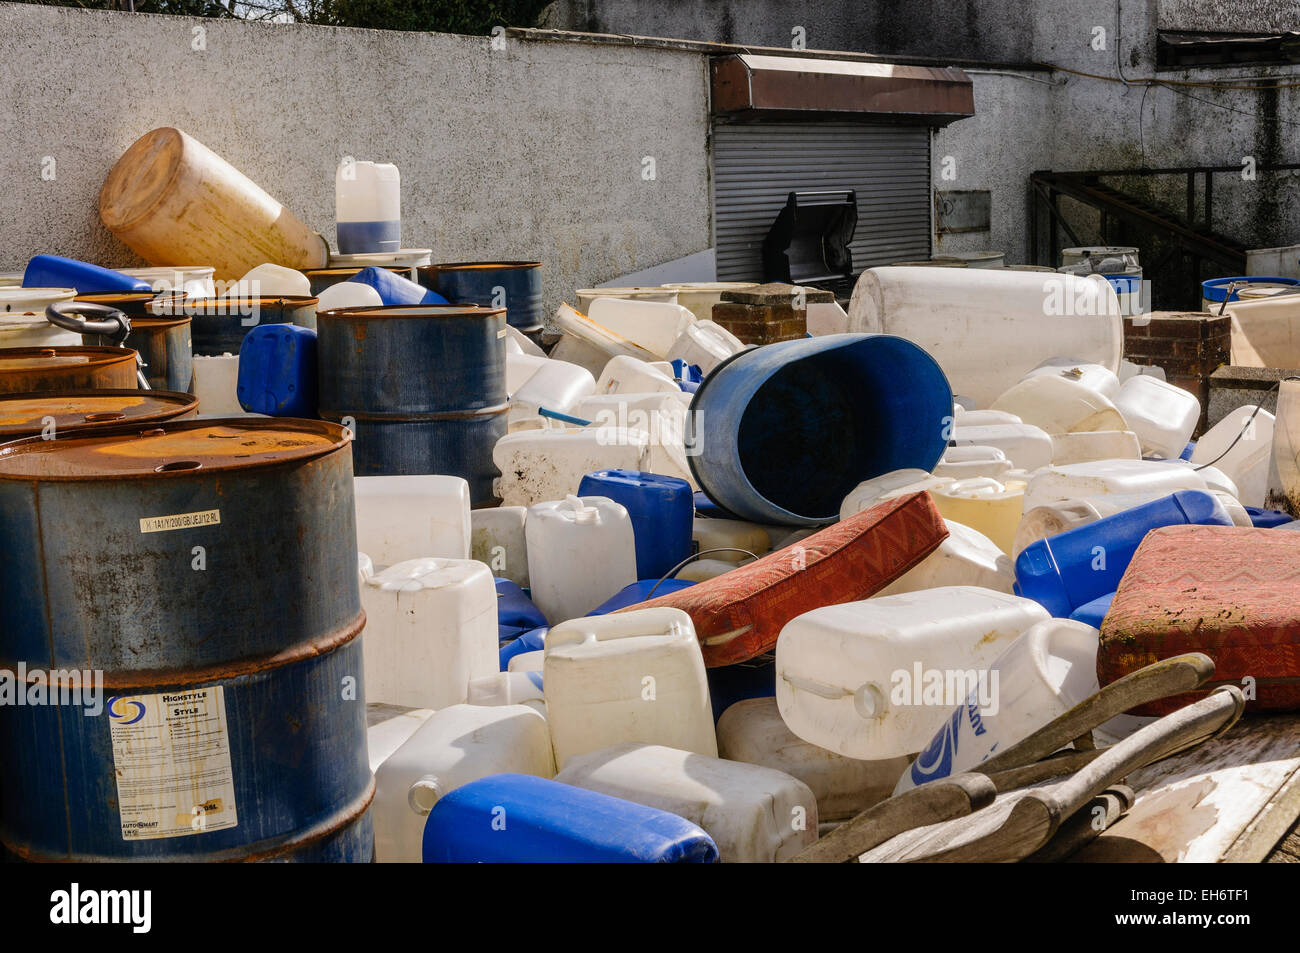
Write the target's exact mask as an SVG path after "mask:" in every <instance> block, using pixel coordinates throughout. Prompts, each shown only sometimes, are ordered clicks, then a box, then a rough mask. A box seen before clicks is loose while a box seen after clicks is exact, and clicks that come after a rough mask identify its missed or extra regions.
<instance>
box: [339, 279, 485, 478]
mask: <svg viewBox="0 0 1300 953" xmlns="http://www.w3.org/2000/svg"><path fill="white" fill-rule="evenodd" d="M317 323H318V328H317V347H316V358H317V377H318V381H319V393H320V401H319V408H320V416H321V417H322V418H323V419H325V420H332V421H335V422H336V423H342V424H345V425H346V426H348V427H349V428H351V430H352V432H353V434H354V441H353V446H352V458H353V461H354V466H355V469H356V472H357V475H358V476H384V475H388V474H427V473H441V474H447V475H450V476H458V477H463V478H464V479H465V480H466V481H467V482H468V483H469V492H470V500H471V502H473V503H485V502H488V501H489V500H491V499H492V481H493V479H494V478H495V477H497V476H498V475H500V471H499V470H498V469H497V468H496V464H494V463H493V462H492V448H493V447H494V446H495V445H496V442H497V441H498V440H499V439H500V438H501V437H503V436H505V432H506V413H507V411H508V410H509V404H508V402H507V399H506V346H505V310H504V309H503V308H479V307H475V306H473V305H409V306H402V305H399V306H396V307H376V308H341V309H339V310H337V311H324V312H321V314H320V315H319V316H318V322H317Z"/></svg>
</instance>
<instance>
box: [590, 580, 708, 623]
mask: <svg viewBox="0 0 1300 953" xmlns="http://www.w3.org/2000/svg"><path fill="white" fill-rule="evenodd" d="M693 585H695V583H693V582H691V581H690V580H689V579H663V578H659V579H642V580H641V581H640V582H634V583H632V585H630V586H624V587H623V588H622V589H620V590H619V591H618V592H616V593H615V594H614V595H612V596H610V597H609V598H608V599H606V600H605V601H604V602H602V603H601V604H600V605H598V606H596V608H594V609H592V610H591V611H590V612H588V613H587V615H608V614H609V613H611V612H617V611H618V610H619V609H626V608H627V607H628V606H634V605H637V604H638V603H642V602H645V601H646V600H647V599H649V598H651V596H650V593H651V592H652V591H653V592H654V597H653V598H655V599H658V598H659V597H660V596H666V595H668V593H670V592H678V591H680V590H682V589H685V588H687V587H688V586H693Z"/></svg>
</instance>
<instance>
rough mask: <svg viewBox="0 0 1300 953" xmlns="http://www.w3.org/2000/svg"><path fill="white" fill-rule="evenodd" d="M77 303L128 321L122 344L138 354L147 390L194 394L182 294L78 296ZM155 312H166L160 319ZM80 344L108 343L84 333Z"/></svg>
mask: <svg viewBox="0 0 1300 953" xmlns="http://www.w3.org/2000/svg"><path fill="white" fill-rule="evenodd" d="M77 300H78V301H86V302H89V303H91V304H102V305H107V306H108V307H110V308H116V309H117V310H118V311H121V312H122V313H123V314H125V315H126V316H127V318H129V319H130V321H131V333H130V334H129V335H127V338H126V341H125V344H126V346H127V347H130V348H133V349H135V350H136V351H138V352H139V353H140V359H141V360H142V361H144V368H143V370H144V374H145V377H146V379H148V381H149V386H150V387H152V388H153V389H154V390H171V391H180V392H182V393H187V394H188V393H192V392H193V391H194V352H193V347H192V344H191V340H190V334H191V332H190V317H189V315H187V314H185V309H184V306H185V295H184V294H163V295H155V294H153V293H152V292H148V293H135V294H102V295H78V296H77ZM158 311H163V312H169V313H168V314H165V315H161V316H160V315H159V314H158V313H157V312H158ZM81 341H82V343H83V344H108V343H110V342H109V341H107V340H106V339H104V338H102V337H100V336H99V335H95V334H83V335H82V336H81Z"/></svg>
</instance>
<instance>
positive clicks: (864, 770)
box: [718, 697, 911, 824]
mask: <svg viewBox="0 0 1300 953" xmlns="http://www.w3.org/2000/svg"><path fill="white" fill-rule="evenodd" d="M718 757H720V758H725V759H726V760H727V761H743V762H745V763H746V764H757V765H761V766H762V767H765V768H771V769H772V770H774V771H780V772H782V773H784V774H788V775H790V777H792V778H798V779H799V780H800V781H802V782H803V783H804V784H806V785H808V789H809V790H810V791H812V793H813V796H814V797H815V798H816V799H817V817H818V819H819V820H820V821H821V822H822V823H823V824H824V823H826V822H827V821H845V820H848V819H849V818H851V817H854V816H855V815H857V814H859V813H860V812H862V811H865V810H866V809H867V808H869V807H871V806H872V805H874V804H877V803H879V802H880V801H883V800H884V799H885V798H887V797H889V795H890V794H891V793H892V792H893V790H894V785H895V784H896V783H897V781H898V779H899V778H900V777H901V776H902V773H903V771H904V770H906V768H907V766H908V764H909V762H910V761H911V759H910V758H908V757H905V756H904V757H899V758H886V759H884V760H883V761H862V760H860V759H858V758H846V757H844V755H842V754H836V753H835V752H834V751H827V750H826V749H825V748H821V747H818V746H817V745H814V744H809V743H808V742H807V741H804V740H803V739H802V738H800V737H798V736H797V735H796V734H795V733H794V732H792V731H791V730H790V729H789V728H788V727H787V726H786V723H785V722H784V721H782V720H781V713H780V712H779V711H777V708H776V699H775V698H772V697H768V698H747V699H745V700H744V701H738V702H736V703H735V704H734V705H731V706H730V707H729V708H728V709H727V710H726V711H724V712H723V713H722V717H721V718H719V719H718Z"/></svg>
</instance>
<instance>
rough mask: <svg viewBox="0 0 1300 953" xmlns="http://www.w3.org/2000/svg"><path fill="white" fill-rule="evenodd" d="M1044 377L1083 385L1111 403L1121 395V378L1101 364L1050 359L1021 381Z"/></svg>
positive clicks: (1066, 358) (1065, 358)
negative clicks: (1058, 378) (1060, 378)
mask: <svg viewBox="0 0 1300 953" xmlns="http://www.w3.org/2000/svg"><path fill="white" fill-rule="evenodd" d="M1043 375H1048V376H1052V377H1063V378H1065V379H1066V380H1068V381H1074V382H1076V383H1078V384H1082V385H1084V386H1085V387H1089V388H1091V389H1092V390H1094V391H1096V392H1097V393H1099V394H1101V395H1102V396H1103V397H1106V398H1108V399H1110V400H1111V401H1113V400H1114V399H1115V397H1116V396H1117V395H1118V394H1119V388H1120V379H1119V377H1118V376H1117V375H1116V374H1115V372H1114V371H1112V370H1111V369H1110V368H1109V367H1103V366H1102V365H1101V364H1090V363H1088V362H1087V361H1075V360H1071V359H1070V358H1068V357H1049V358H1048V359H1047V360H1045V361H1044V362H1043V363H1042V364H1039V365H1038V366H1037V367H1035V368H1034V369H1033V370H1032V371H1030V372H1029V373H1028V374H1026V375H1025V376H1024V377H1023V378H1021V380H1028V379H1029V378H1031V377H1039V376H1043Z"/></svg>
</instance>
